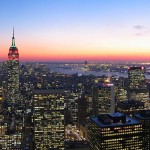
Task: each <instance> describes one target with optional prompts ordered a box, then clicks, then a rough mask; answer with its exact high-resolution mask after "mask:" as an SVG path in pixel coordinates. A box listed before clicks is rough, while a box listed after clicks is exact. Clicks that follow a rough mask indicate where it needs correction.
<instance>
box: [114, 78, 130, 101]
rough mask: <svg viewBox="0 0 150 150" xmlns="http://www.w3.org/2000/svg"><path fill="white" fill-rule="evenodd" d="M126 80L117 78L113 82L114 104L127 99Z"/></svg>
mask: <svg viewBox="0 0 150 150" xmlns="http://www.w3.org/2000/svg"><path fill="white" fill-rule="evenodd" d="M125 82H126V78H124V77H119V78H118V80H116V81H115V99H116V103H118V102H119V101H124V100H127V99H128V95H127V87H126V85H125Z"/></svg>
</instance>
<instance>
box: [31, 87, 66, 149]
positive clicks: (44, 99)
mask: <svg viewBox="0 0 150 150" xmlns="http://www.w3.org/2000/svg"><path fill="white" fill-rule="evenodd" d="M33 116H34V144H35V150H39V149H42V150H44V149H59V150H64V132H65V131H64V90H59V89H51V90H46V89H45V90H34V108H33Z"/></svg>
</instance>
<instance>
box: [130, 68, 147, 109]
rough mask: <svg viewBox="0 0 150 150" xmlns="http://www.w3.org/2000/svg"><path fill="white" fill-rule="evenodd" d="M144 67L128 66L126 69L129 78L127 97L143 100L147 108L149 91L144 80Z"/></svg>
mask: <svg viewBox="0 0 150 150" xmlns="http://www.w3.org/2000/svg"><path fill="white" fill-rule="evenodd" d="M144 73H145V68H144V67H130V68H129V69H128V78H129V89H128V94H129V99H134V100H140V101H142V102H144V107H145V109H147V107H149V106H148V103H149V91H148V88H147V85H146V81H145V75H144Z"/></svg>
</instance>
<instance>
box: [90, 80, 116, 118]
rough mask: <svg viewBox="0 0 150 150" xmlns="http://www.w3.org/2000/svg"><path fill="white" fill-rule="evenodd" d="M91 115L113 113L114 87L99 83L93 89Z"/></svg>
mask: <svg viewBox="0 0 150 150" xmlns="http://www.w3.org/2000/svg"><path fill="white" fill-rule="evenodd" d="M92 107H93V108H92V109H93V114H94V115H98V114H103V113H113V112H115V98H114V85H113V84H110V83H99V84H98V85H97V86H94V87H93V106H92Z"/></svg>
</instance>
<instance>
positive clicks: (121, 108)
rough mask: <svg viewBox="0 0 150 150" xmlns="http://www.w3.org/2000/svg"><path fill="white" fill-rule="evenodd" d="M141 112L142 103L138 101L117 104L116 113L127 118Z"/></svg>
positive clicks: (142, 108)
mask: <svg viewBox="0 0 150 150" xmlns="http://www.w3.org/2000/svg"><path fill="white" fill-rule="evenodd" d="M141 110H144V102H141V101H139V100H125V101H120V102H118V103H117V111H118V112H121V113H123V114H126V115H128V116H133V115H134V114H136V113H139V111H141Z"/></svg>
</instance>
